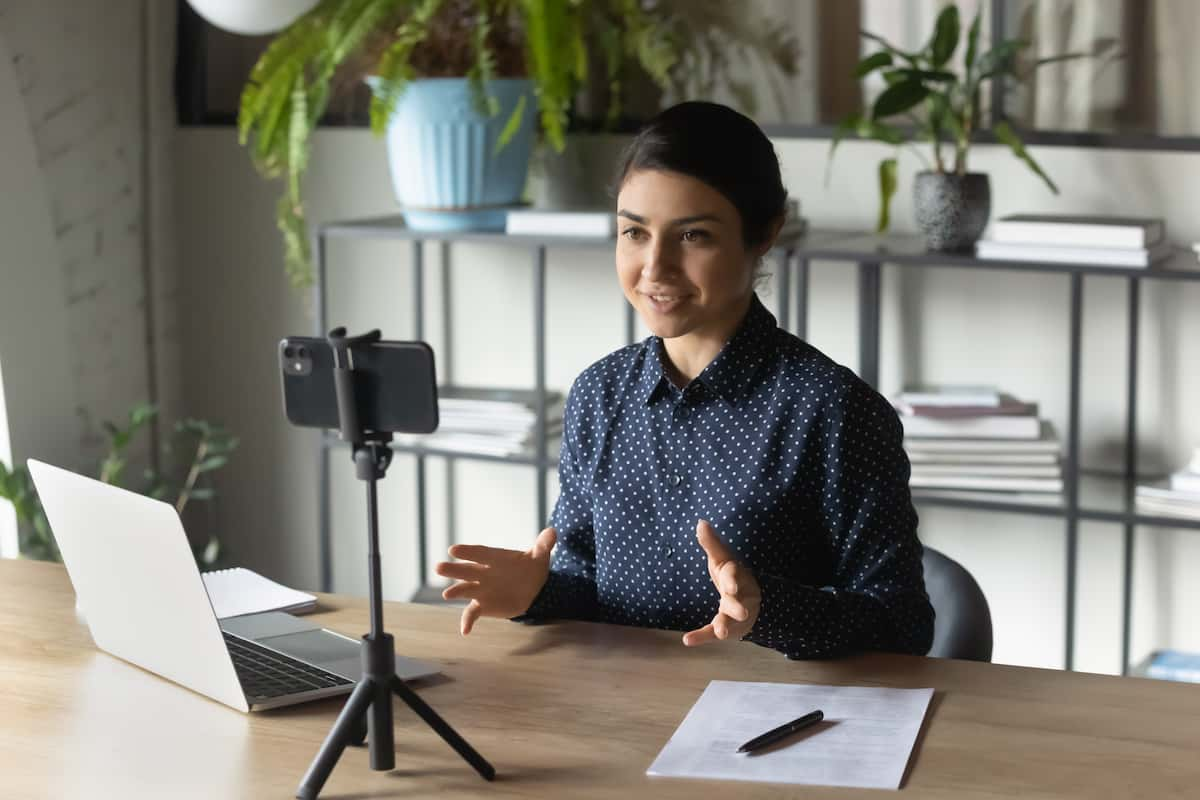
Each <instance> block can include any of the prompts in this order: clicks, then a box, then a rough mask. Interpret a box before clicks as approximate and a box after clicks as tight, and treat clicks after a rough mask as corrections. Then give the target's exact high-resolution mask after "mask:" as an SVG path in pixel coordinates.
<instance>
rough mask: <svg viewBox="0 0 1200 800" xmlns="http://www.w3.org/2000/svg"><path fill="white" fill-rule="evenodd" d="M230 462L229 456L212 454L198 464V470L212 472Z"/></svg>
mask: <svg viewBox="0 0 1200 800" xmlns="http://www.w3.org/2000/svg"><path fill="white" fill-rule="evenodd" d="M228 463H229V457H228V456H210V457H209V458H206V459H204V460H203V461H201V462H200V463H199V464H198V465H197V466H196V470H197V471H199V472H211V471H212V470H214V469H220V468H221V467H223V466H225V465H226V464H228Z"/></svg>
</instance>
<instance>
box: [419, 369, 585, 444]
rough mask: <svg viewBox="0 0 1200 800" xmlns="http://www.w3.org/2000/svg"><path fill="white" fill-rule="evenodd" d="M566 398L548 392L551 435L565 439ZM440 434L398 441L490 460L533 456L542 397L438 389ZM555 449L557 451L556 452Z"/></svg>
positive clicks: (472, 389) (502, 391)
mask: <svg viewBox="0 0 1200 800" xmlns="http://www.w3.org/2000/svg"><path fill="white" fill-rule="evenodd" d="M562 413H563V396H562V394H561V393H559V392H547V393H546V436H547V438H553V437H556V436H561V435H562ZM438 417H439V425H438V429H437V431H435V432H434V433H431V434H426V435H420V436H418V435H401V436H398V437H397V440H399V441H401V442H405V443H409V444H419V445H421V446H423V447H429V448H433V449H437V450H449V451H453V452H460V453H475V454H479V455H488V456H511V455H519V454H525V455H532V454H533V450H534V444H535V443H536V442H535V440H536V436H537V394H536V392H533V391H525V390H518V389H489V388H481V387H467V386H447V387H443V388H441V389H439V390H438ZM551 449H552V450H553V449H554V448H551Z"/></svg>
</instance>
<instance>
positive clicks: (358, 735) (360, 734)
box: [350, 714, 368, 747]
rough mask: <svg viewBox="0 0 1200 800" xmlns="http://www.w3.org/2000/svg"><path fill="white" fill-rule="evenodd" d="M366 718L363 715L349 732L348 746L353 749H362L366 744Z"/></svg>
mask: <svg viewBox="0 0 1200 800" xmlns="http://www.w3.org/2000/svg"><path fill="white" fill-rule="evenodd" d="M367 731H368V727H367V717H366V715H365V714H364V715H363V716H362V717H361V718H360V719H359V720H358V722H357V723H356V724H355V726H354V729H353V730H351V731H350V744H352V745H354V746H355V747H362V746H363V745H364V744H366V743H367Z"/></svg>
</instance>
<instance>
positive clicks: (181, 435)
mask: <svg viewBox="0 0 1200 800" xmlns="http://www.w3.org/2000/svg"><path fill="white" fill-rule="evenodd" d="M157 416H158V409H157V408H155V407H154V406H153V405H149V404H145V403H143V404H140V405H137V406H135V407H134V408H133V410H131V411H130V412H129V417H128V419H127V421H126V423H125V425H124V427H119V426H117V425H116V424H115V423H113V422H105V423H103V426H102V427H103V428H104V431H105V433H106V435H107V436H108V453H107V454H106V455H105V456H104V458H103V459H102V460H101V462H100V469H99V475H98V477H99V479H100V480H102V481H104V482H105V483H109V484H112V485H114V486H122V485H123V484H122V481H121V479H122V476H123V474H124V471H125V467H126V466H127V463H128V461H127V457H126V453H127V451H128V449H129V447H130V446H131V445H132V444H133V442H134V441H135V440H136V439H137V435H138V433H140V432H141V431H142V430H145V429H146V428H147V426H148V425H149V423H150V422H151V421H152V420H154V419H155V418H156V417H157ZM237 446H238V439H237V437H234V436H231V435H230V434H229V433H228V432H227V431H225V430H224V429H223V428H221V427H219V426H216V425H212V424H210V423H208V422H205V421H204V420H198V419H190V418H189V419H183V420H180V421H178V422H176V423H175V426H174V428H173V429H172V432H171V435H170V436H169V437H168V438H167V440H166V441H165V442H164V443H163V447H162V459H161V463H162V464H163V465H164V467H165V468H164V470H163V471H162V472H157V471H155V470H153V469H147V470H145V471H144V472H143V473H142V486H141V487H140V489H139V490H140V491H141V492H142V494H145V495H148V496H150V497H153V498H155V499H158V500H169V501H172V502H173V503H174V505H175V510H176V511H178V512H179V513H180V514H182V513H183V510H184V508H185V507H186V506H187V504H188V502H190V501H192V500H196V501H202V500H211V499H212V498H213V497H215V496H216V493H215V492H214V490H213V489H212V487H211V486H208V485H202V484H207V483H208V481H207V476H208V474H209V473H211V472H213V471H214V470H218V469H220V468H221V467H223V466H225V465H226V464H227V463H228V462H229V455H230V454H231V453H232V452H233V451H234V450H236V449H237ZM0 498H3V499H6V500H8V501H9V502H11V503H12V504H13V508H14V509H15V510H16V512H17V520H18V522H19V523H20V527H19V550H20V553H21V555H22V556H24V557H26V558H33V559H37V560H41V561H59V560H61V555H60V554H59V551H58V545H57V544H56V543H55V541H54V536H53V535H52V534H51V532H50V526H49V524H48V523H47V521H46V513H45V511H44V510H43V509H42V504H41V501H40V500H39V499H38V496H37V492H36V490H35V489H34V486H33V480H32V479H31V478H30V476H29V472H28V470H27V469H26V468H25V467H21V466H18V467H16V468H15V469H12V470H10V469H9V468H8V465H6V464H5V463H4V462H3V461H0ZM193 554H194V555H195V557H196V561H197V563H198V564H200V566H202V567H212V566H213V565H214V564H216V563H217V561H218V560H219V559H220V556H221V543H220V541H219V540H218V539H217V537H216V535H215V533H214V534H210V537H209V539H208V541H207V542H205V543H204V544H203V545H199V546H196V547H194V548H193Z"/></svg>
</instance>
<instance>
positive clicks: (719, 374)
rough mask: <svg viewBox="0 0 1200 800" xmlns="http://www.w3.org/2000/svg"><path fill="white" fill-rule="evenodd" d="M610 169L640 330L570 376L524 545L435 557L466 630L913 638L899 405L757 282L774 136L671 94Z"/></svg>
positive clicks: (620, 268) (915, 554)
mask: <svg viewBox="0 0 1200 800" xmlns="http://www.w3.org/2000/svg"><path fill="white" fill-rule="evenodd" d="M615 185H616V189H617V216H618V230H619V235H618V241H617V248H616V262H617V277H618V279H619V280H620V283H621V288H622V290H623V291H624V293H625V297H626V299H627V300H628V301H629V302H630V303H632V304H633V306H634V308H636V309H637V311H638V313H639V314H640V315H641V317H642V319H643V321H644V322H645V323H646V325H647V327H648V328H649V329H650V331H651V332H652V334H653V335H652V336H651V337H649V338H647V339H646V340H645V341H643V342H641V343H639V344H634V345H630V346H628V347H624V348H622V349H620V350H618V351H616V352H615V353H612V354H611V355H609V356H607V357H605V358H603V359H601V360H600V361H598V362H596V363H595V364H593V365H592V366H590V367H588V368H587V369H586V370H584V372H583V374H582V375H580V376H579V378H578V379H577V380H576V381H575V383H574V385H573V386H572V388H571V391H570V394H569V396H568V398H567V404H566V410H565V412H564V431H563V442H562V452H561V457H560V462H559V481H560V484H561V493H560V496H559V499H558V503H557V505H556V507H555V509H554V513H553V515H552V517H551V526H552V527H549V528H546V529H545V530H543V531H542V532H541V534H540V535H539V536H538V537H537V540H536V541H535V543H534V545H533V547H532V548H530V549H529V550H527V551H524V552H520V551H516V550H505V549H500V548H491V547H481V546H474V545H454V546H453V547H451V548H450V551H449V552H450V556H451V557H453V558H456V559H462V560H461V561H457V562H442V563H440V564H438V566H437V573H438V574H439V575H443V576H445V577H449V578H454V579H457V582H456V583H454V584H453V585H451V586H449V587H448V588H447V589H446V590H445V591H444V592H443V596H444V597H446V598H447V599H455V598H466V599H469V600H470V603H469V604H468V605H467V607H466V609H465V610H464V611H463V615H462V622H461V631H462V633H463V634H464V635H465V634H467V633H470V631H471V628H472V626H473V625H474V623H475V621H476V620H477V619H478V618H479V617H480V616H489V617H504V618H518V619H525V618H542V617H559V618H563V617H569V618H575V619H584V620H594V621H602V622H610V623H619V624H626V625H640V626H647V627H656V628H667V629H672V630H680V631H686V633H684V635H683V644H684V645H688V646H694V645H701V644H705V643H707V642H713V641H718V640H746V641H750V642H754V643H756V644H759V645H763V646H765V647H770V648H774V649H776V650H779V651H781V652H783V653H785V654H786V655H787V656H788V657H791V658H804V657H814V656H829V655H835V654H839V653H845V652H851V651H854V650H860V649H879V650H893V651H899V652H907V653H917V654H923V653H925V652H927V651H928V649H929V646H930V643H931V641H932V637H933V609H932V607H931V606H930V605H929V599H928V597H927V595H926V593H925V586H924V580H923V577H922V571H921V544H920V542H919V541H918V539H917V535H916V528H917V515H916V512H915V511H914V510H913V506H912V501H911V497H910V495H909V490H908V477H909V466H908V460H907V458H906V457H905V455H904V451H903V450H902V449H901V444H900V443H901V427H900V423H899V420H898V419H897V418H896V415H895V413H894V412H893V411H892V409H891V407H890V406H889V405H888V404H887V402H886V401H885V400H884V399H883V398H882V397H881V396H880V395H879V394H878V393H876V392H875V391H874V390H872V389H871V388H870V387H869V386H867V385H866V384H865V383H863V382H862V381H861V380H859V379H858V377H856V376H855V375H854V374H853V373H852V372H851V371H850V370H848V369H846V368H845V367H842V366H839V365H837V364H835V363H834V362H832V361H831V360H830V359H829V358H827V357H826V356H825V355H823V354H822V353H820V352H818V351H817V350H816V349H815V348H813V347H812V346H811V345H809V344H807V343H805V342H803V341H802V340H800V339H798V338H796V337H795V336H792V335H791V334H789V333H787V332H786V331H783V330H781V329H780V328H778V327H777V325H776V322H775V318H774V317H773V316H772V315H771V313H770V312H769V311H767V309H766V308H765V307H764V306H763V305H762V304H761V303H760V302H759V300H758V297H757V296H756V295H755V293H754V283H755V277H756V274H757V270H758V268H759V264H760V262H761V259H762V257H763V255H764V254H765V253H766V252H767V251H768V250H770V248H771V246H772V245H773V243H774V241H775V238H776V237H777V235H778V233H779V230H780V228H781V226H782V224H783V219H784V210H785V201H786V191H785V190H784V188H783V183H782V179H781V176H780V170H779V161H778V159H777V157H776V155H775V151H774V148H773V147H772V145H771V142H770V140H768V139H767V137H766V136H765V135H764V134H763V132H762V131H761V130H760V129H759V128H758V127H757V126H756V125H755V124H754V123H753V122H752V121H750V120H749V119H748V118H746V117H744V116H742V115H741V114H739V113H737V112H736V111H733V110H732V109H729V108H726V107H725V106H721V105H717V104H713V103H698V102H691V103H683V104H681V105H677V106H674V107H672V108H670V109H668V110H666V111H664V112H662V113H661V114H659V115H658V116H657V117H656V118H654V119H653V120H652V121H651V122H650V123H648V124H647V126H646V127H645V128H644V129H643V130H642V131H641V132H640V133H639V134H638V136H637V137H636V138H635V140H634V141H633V143H632V144H631V145H630V147H629V149H628V150H627V151H626V153H625V156H624V157H623V160H622V163H621V165H620V170H619V172H618V179H617V181H616V184H615ZM556 543H557V547H556V546H555V545H556ZM552 551H553V553H552Z"/></svg>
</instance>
